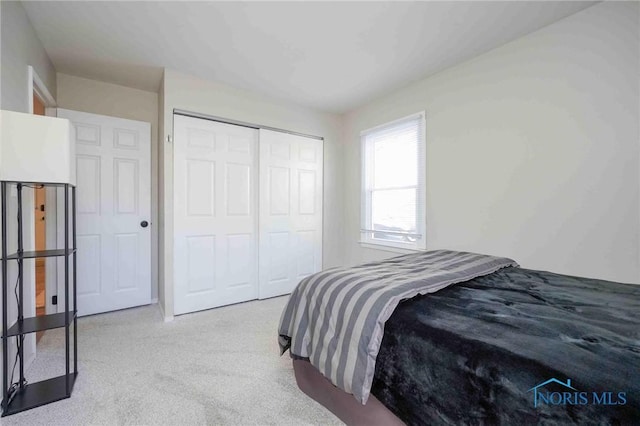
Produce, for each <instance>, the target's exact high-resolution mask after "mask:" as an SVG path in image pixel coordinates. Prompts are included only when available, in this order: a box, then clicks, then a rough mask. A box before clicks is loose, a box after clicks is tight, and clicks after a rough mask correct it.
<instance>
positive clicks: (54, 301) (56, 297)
mask: <svg viewBox="0 0 640 426" xmlns="http://www.w3.org/2000/svg"><path fill="white" fill-rule="evenodd" d="M51 304H52V305H57V304H58V296H51Z"/></svg>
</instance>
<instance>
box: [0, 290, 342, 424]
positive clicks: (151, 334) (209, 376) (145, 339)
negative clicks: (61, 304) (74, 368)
mask: <svg viewBox="0 0 640 426" xmlns="http://www.w3.org/2000/svg"><path fill="white" fill-rule="evenodd" d="M285 303H286V298H285V297H280V298H274V299H270V300H264V301H257V302H249V303H243V304H239V305H234V306H228V307H224V308H218V309H213V310H209V311H204V312H198V313H195V314H190V315H183V316H179V317H176V319H175V321H173V322H171V323H164V322H162V320H161V318H160V314H159V311H158V307H157V306H155V305H152V306H146V307H141V308H135V309H129V310H124V311H119V312H114V313H109V314H103V315H95V316H91V317H86V318H80V319H79V320H78V363H79V371H80V375H79V376H78V379H77V381H76V386H75V389H74V392H73V395H72V396H71V398H70V399H67V400H63V401H60V402H56V403H53V404H50V405H46V406H43V407H40V408H36V409H33V410H30V411H26V412H23V413H19V414H16V415H13V416H10V417H4V418H2V420H0V422H1V423H2V424H3V425H5V424H6V425H98V424H101V425H102V424H105V425H155V424H166V425H203V424H210V425H227V424H229V425H232V424H234V425H267V424H278V425H304V424H307V425H308V424H318V425H332V424H341V423H340V421H339V420H338V419H337V418H336V417H334V416H333V415H332V414H331V413H329V412H328V411H327V410H325V409H324V408H323V407H321V406H320V405H319V404H317V403H316V402H315V401H313V400H311V399H309V398H307V397H306V396H305V395H304V394H302V393H301V392H300V391H299V390H298V388H297V387H296V384H295V379H294V377H293V371H292V368H291V362H290V359H289V358H288V356H285V357H279V356H278V345H277V343H276V335H277V333H276V328H277V323H278V320H279V318H280V312H281V310H282V308H283V306H284V304H285ZM63 337H64V332H63V330H54V331H48V332H46V333H45V335H44V337H43V338H42V340H41V341H40V344H39V345H38V358H37V360H36V362H35V363H34V365H33V366H32V368H31V369H30V370H29V371H28V374H27V379H31V380H39V379H41V378H46V377H52V376H56V375H60V374H63V373H64V345H63V342H64V340H63Z"/></svg>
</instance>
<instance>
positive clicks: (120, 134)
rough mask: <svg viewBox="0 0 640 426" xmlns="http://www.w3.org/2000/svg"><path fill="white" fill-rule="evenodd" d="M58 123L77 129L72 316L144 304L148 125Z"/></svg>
mask: <svg viewBox="0 0 640 426" xmlns="http://www.w3.org/2000/svg"><path fill="white" fill-rule="evenodd" d="M58 117H63V118H68V119H69V120H71V122H72V123H73V125H74V129H75V136H74V137H75V139H76V167H77V169H76V170H77V189H76V195H77V206H76V211H77V220H78V222H77V244H78V255H77V256H78V270H77V273H78V283H77V285H78V289H77V291H78V315H90V314H95V313H99V312H107V311H113V310H116V309H123V308H129V307H132V306H139V305H145V304H149V303H150V302H151V257H150V255H151V231H150V229H151V228H150V226H151V223H150V218H151V183H150V178H151V172H150V166H151V159H150V158H151V126H150V124H149V123H144V122H139V121H132V120H125V119H120V118H113V117H106V116H102V115H95V114H88V113H84V112H77V111H69V110H64V109H59V110H58ZM59 211H60V210H59ZM143 222H146V223H147V225H146V226H145V224H144V223H143ZM58 269H60V268H58ZM58 294H61V293H60V292H59V293H58Z"/></svg>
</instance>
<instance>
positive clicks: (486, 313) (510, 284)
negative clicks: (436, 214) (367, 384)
mask: <svg viewBox="0 0 640 426" xmlns="http://www.w3.org/2000/svg"><path fill="white" fill-rule="evenodd" d="M371 392H372V394H373V395H375V397H376V398H377V399H378V400H379V401H381V402H382V403H383V404H384V405H385V406H386V407H387V408H388V409H389V410H390V411H392V412H393V413H394V414H395V415H396V416H398V417H399V418H400V419H402V420H403V421H404V422H406V423H407V424H463V423H464V424H517V423H526V424H530V423H542V424H558V423H562V424H564V423H579V424H639V423H640V286H635V285H627V284H619V283H613V282H607V281H602V280H594V279H585V278H577V277H570V276H565V275H558V274H553V273H550V272H542V271H533V270H527V269H521V268H505V269H502V270H500V271H497V272H494V273H493V274H491V275H488V276H484V277H480V278H475V279H473V280H471V281H467V282H464V283H459V284H456V285H454V286H451V287H448V288H446V289H443V290H441V291H439V292H437V293H435V294H429V295H425V296H417V297H415V298H413V299H410V300H407V301H405V302H403V303H401V304H400V305H399V306H398V307H397V308H396V310H395V312H394V313H393V315H392V316H391V318H390V319H389V320H388V321H387V323H386V326H385V333H384V338H383V341H382V344H381V347H380V352H379V354H378V358H377V362H376V368H375V376H374V382H373V387H372V390H371Z"/></svg>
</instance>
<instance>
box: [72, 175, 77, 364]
mask: <svg viewBox="0 0 640 426" xmlns="http://www.w3.org/2000/svg"><path fill="white" fill-rule="evenodd" d="M71 218H72V221H73V228H72V235H73V311H74V312H77V311H78V308H77V306H78V305H76V302H77V289H78V288H77V281H76V278H77V264H78V259H77V256H78V253H77V251H78V243H77V240H76V187H75V186H72V187H71ZM73 372H74V373H75V374H78V315H74V316H73Z"/></svg>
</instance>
